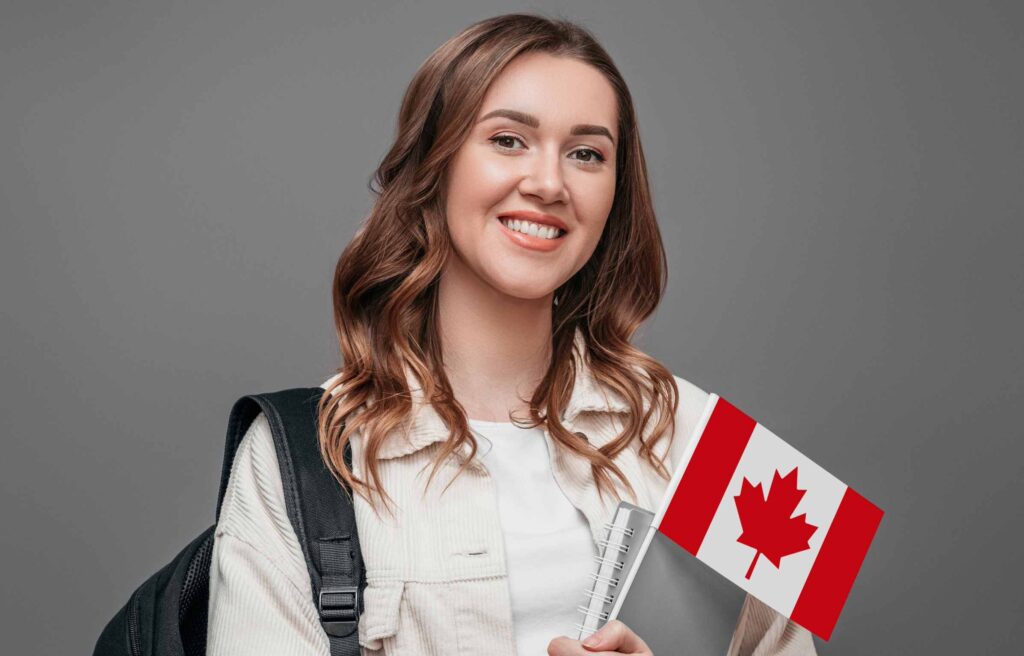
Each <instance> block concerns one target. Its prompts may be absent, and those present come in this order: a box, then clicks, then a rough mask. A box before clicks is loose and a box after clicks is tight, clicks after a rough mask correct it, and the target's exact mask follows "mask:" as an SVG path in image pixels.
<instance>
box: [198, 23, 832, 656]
mask: <svg viewBox="0 0 1024 656" xmlns="http://www.w3.org/2000/svg"><path fill="white" fill-rule="evenodd" d="M375 182H376V184H377V188H376V189H374V191H375V193H377V195H378V198H377V200H376V203H375V206H374V208H373V210H372V212H371V214H370V216H369V217H368V219H367V220H366V222H365V223H364V224H363V226H362V227H361V229H360V230H359V231H358V232H357V234H356V235H355V237H354V238H353V240H352V242H351V243H350V244H349V245H348V247H347V248H346V249H345V251H344V253H342V255H341V258H340V259H339V261H338V266H337V269H336V272H335V278H334V287H333V296H334V310H335V320H336V326H337V332H338V337H339V343H340V351H341V360H342V365H341V367H340V368H339V370H338V373H337V374H336V375H335V376H333V377H331V378H330V379H329V380H327V381H325V382H324V383H323V387H324V388H325V390H326V392H325V394H324V396H323V398H322V400H321V407H320V410H321V412H320V433H321V452H322V454H323V457H324V461H325V463H326V465H327V466H328V467H329V468H330V469H331V471H332V472H333V473H334V474H335V475H336V476H337V477H338V478H339V479H341V480H342V481H344V482H345V483H346V484H348V485H350V486H351V487H352V489H353V491H354V492H355V493H356V494H355V496H354V504H355V510H356V519H357V526H358V530H359V537H360V542H361V545H362V552H363V558H364V561H365V566H366V575H367V587H366V590H365V598H364V607H363V610H362V615H361V617H360V620H359V641H360V644H361V646H362V650H363V653H364V654H386V655H389V656H390V655H395V654H409V655H411V654H416V655H419V654H466V655H469V654H472V655H479V654H502V655H511V654H515V653H519V654H522V655H533V654H542V653H548V654H555V655H570V654H591V653H602V654H624V653H636V654H644V653H650V652H649V650H648V649H647V647H646V645H645V644H644V642H643V639H642V636H637V635H636V634H635V633H634V632H633V631H631V630H630V629H629V627H627V626H625V625H624V624H622V623H621V622H612V623H610V624H609V625H608V626H607V627H605V628H604V629H603V630H602V631H600V632H598V633H597V634H595V635H594V636H593V637H592V638H591V639H590V640H588V641H587V642H585V643H580V642H578V641H575V640H572V639H570V638H568V637H565V634H567V633H569V632H571V631H572V627H573V625H574V624H575V622H576V621H577V615H576V610H575V609H576V606H577V604H578V603H579V599H580V591H581V590H582V589H585V588H587V587H588V583H589V579H588V575H589V573H590V571H591V568H592V565H593V557H594V556H595V555H596V554H597V546H596V543H597V540H599V539H600V538H602V537H603V531H604V529H603V525H604V523H605V522H606V521H608V520H609V519H610V517H611V514H612V513H613V512H614V509H615V507H616V505H617V503H618V501H619V500H620V499H627V500H631V501H633V502H634V503H637V504H638V505H641V506H646V507H655V506H656V505H657V503H658V501H659V499H660V496H661V493H662V491H663V490H664V488H665V486H666V484H667V482H668V474H669V471H670V470H671V467H672V464H673V463H674V462H675V461H677V459H678V455H679V454H680V453H681V452H682V449H683V447H684V446H685V445H684V444H683V442H684V440H685V436H686V435H688V434H689V432H690V430H691V429H692V428H693V426H694V424H695V422H696V421H697V414H698V413H699V412H700V411H701V409H702V408H703V405H704V400H705V399H706V398H707V394H706V393H705V392H704V391H703V390H701V389H699V388H698V387H696V386H695V385H693V384H691V383H689V382H688V381H686V380H685V379H683V378H680V377H678V376H673V375H672V373H671V372H669V371H668V370H667V369H666V368H665V367H664V366H663V365H661V364H659V363H658V362H657V361H656V360H654V359H652V358H651V357H649V356H647V355H645V354H644V353H642V352H641V351H639V350H638V349H636V348H635V347H634V346H632V344H631V343H630V339H631V337H632V335H633V334H634V332H635V331H636V329H637V328H638V327H639V326H640V325H641V323H642V322H643V321H644V320H645V319H647V318H648V317H649V316H650V315H651V313H652V312H653V311H654V309H655V308H656V306H657V304H658V302H659V301H660V299H661V296H662V292H663V288H664V283H665V277H666V270H665V257H664V250H663V246H662V242H661V237H660V233H659V230H658V225H657V222H656V219H655V216H654V211H653V204H652V201H651V197H650V191H649V188H648V182H647V177H646V170H645V163H644V154H643V150H642V148H641V145H640V139H639V134H638V129H637V123H636V116H635V113H634V108H633V104H632V100H631V97H630V94H629V90H628V88H627V87H626V84H625V82H624V81H623V79H622V77H621V75H620V74H619V72H618V70H617V68H616V67H615V65H614V64H613V62H612V61H611V58H610V57H609V56H608V54H607V53H606V52H605V51H604V50H603V49H602V48H601V46H599V45H598V44H597V43H596V41H595V40H594V39H593V37H592V36H591V35H590V34H589V33H588V32H587V31H585V30H584V29H582V28H580V27H579V26H576V25H574V24H572V23H569V22H565V21H556V20H550V19H547V18H544V17H540V16H534V15H522V14H516V15H506V16H499V17H495V18H492V19H489V20H485V21H482V22H480V23H477V24H475V25H472V26H470V27H469V28H467V29H466V30H464V31H463V32H461V33H460V34H458V35H456V36H455V37H453V38H452V39H450V40H449V41H448V42H446V43H445V44H444V45H442V46H441V47H440V48H439V49H438V50H437V51H435V52H434V53H433V54H432V55H431V56H430V57H429V58H428V59H427V61H426V62H425V63H424V64H423V66H422V67H421V68H420V70H419V71H418V72H417V73H416V75H415V77H414V78H413V80H412V82H411V84H410V85H409V88H408V90H407V92H406V94H405V97H404V99H403V102H402V106H401V110H400V113H399V118H398V134H397V138H396V140H395V143H394V144H393V146H392V147H391V149H390V151H389V152H388V154H387V156H386V157H385V159H384V161H383V162H382V164H381V165H380V167H379V168H378V170H377V172H376V176H375ZM349 443H350V444H351V446H352V454H353V457H352V467H351V469H350V468H349V467H348V466H346V464H345V461H344V459H343V456H342V454H343V451H344V448H345V445H346V444H349ZM284 508H285V506H284V500H283V498H282V487H281V481H280V476H279V474H278V468H277V463H276V456H275V453H274V448H273V445H272V442H271V437H270V433H269V427H268V424H267V422H266V420H265V418H262V417H261V418H259V419H257V421H256V422H255V423H254V424H253V427H252V428H251V429H250V431H249V434H247V435H246V437H245V440H244V441H243V443H242V446H241V447H240V449H239V452H238V455H237V456H236V460H235V465H234V468H233V470H232V474H231V482H230V486H229V491H228V494H227V496H226V497H225V501H224V506H223V508H222V511H221V516H220V521H219V524H218V528H217V533H216V542H215V547H214V557H213V567H212V571H211V589H210V594H211V597H210V623H209V640H208V649H209V652H210V653H211V654H246V655H250V654H253V653H287V654H309V655H313V654H317V655H321V656H326V655H327V654H329V651H330V650H329V643H328V640H327V637H326V635H325V634H324V632H323V630H322V628H321V626H320V624H319V622H318V618H317V613H316V610H315V608H314V606H313V603H312V600H311V593H310V581H309V575H308V573H307V571H306V566H305V563H304V560H303V557H302V555H301V552H300V550H299V546H298V542H297V539H296V536H295V534H294V532H293V530H292V528H291V525H290V524H289V522H288V518H287V514H286V512H285V509H284ZM731 652H732V653H736V654H739V653H743V654H747V653H757V654H787V655H795V654H813V653H814V647H813V643H812V641H811V637H810V634H809V633H808V632H806V631H805V630H803V629H801V628H799V627H798V626H796V625H794V624H792V623H791V622H788V621H787V620H786V619H785V618H784V617H782V616H780V615H778V614H777V613H775V612H774V611H772V610H770V609H769V608H768V607H766V606H764V605H763V604H761V603H760V602H758V601H756V600H755V599H753V598H748V599H747V601H746V603H745V604H744V606H743V609H742V611H741V613H740V617H739V618H738V623H737V630H736V634H735V635H734V638H733V645H732V648H731Z"/></svg>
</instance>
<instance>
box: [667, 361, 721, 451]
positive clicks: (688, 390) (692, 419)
mask: <svg viewBox="0 0 1024 656" xmlns="http://www.w3.org/2000/svg"><path fill="white" fill-rule="evenodd" d="M672 378H673V379H674V380H675V383H676V389H677V390H679V406H678V407H677V408H676V413H675V430H674V431H673V434H672V443H671V444H670V445H669V447H668V449H669V462H670V463H671V464H672V467H674V466H675V464H676V463H677V462H679V460H680V458H681V456H682V454H683V452H684V451H685V450H686V445H687V443H688V442H689V440H690V437H691V436H692V435H693V431H694V429H695V428H696V427H697V422H699V421H700V417H701V414H703V412H704V406H705V405H707V402H708V399H709V398H710V397H711V395H710V394H709V393H708V392H706V391H704V390H703V389H701V388H700V387H699V386H697V385H695V384H694V383H692V382H690V381H689V380H687V379H685V378H683V377H682V376H678V375H675V374H673V375H672Z"/></svg>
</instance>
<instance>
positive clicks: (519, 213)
mask: <svg viewBox="0 0 1024 656" xmlns="http://www.w3.org/2000/svg"><path fill="white" fill-rule="evenodd" d="M498 218H499V219H501V218H509V219H526V220H527V221H533V222H534V223H540V224H543V225H549V226H554V227H556V228H558V229H559V230H562V231H563V232H569V226H567V225H565V223H563V222H562V220H561V219H559V218H558V217H557V216H551V215H550V214H543V213H541V212H534V211H532V210H514V211H511V212H502V213H501V214H499V215H498Z"/></svg>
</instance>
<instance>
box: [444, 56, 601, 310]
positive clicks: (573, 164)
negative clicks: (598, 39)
mask: <svg viewBox="0 0 1024 656" xmlns="http://www.w3.org/2000/svg"><path fill="white" fill-rule="evenodd" d="M617 119H618V110H617V106H616V96H615V92H614V90H613V89H612V86H611V84H610V83H609V82H608V80H607V79H606V78H605V77H604V75H603V74H602V73H601V72H600V71H598V70H597V69H596V68H593V67H592V66H590V65H589V64H585V63H583V62H581V61H579V60H576V59H571V58H567V57H564V58H563V57H554V56H551V55H548V54H545V53H528V54H524V55H520V56H519V57H517V58H516V59H514V60H513V61H512V62H511V63H510V64H509V65H508V66H506V67H505V69H504V70H503V71H502V73H501V74H500V75H499V76H498V77H497V78H496V79H495V80H494V81H493V83H492V84H491V86H490V87H489V88H488V90H487V93H486V94H485V97H484V100H483V104H482V106H481V108H480V112H479V113H478V114H477V116H476V122H475V123H474V125H473V126H472V128H471V131H470V133H469V137H468V138H467V140H466V142H465V143H464V144H463V145H462V146H461V148H460V149H459V151H458V152H457V153H456V155H455V157H454V159H453V161H452V163H451V164H450V169H449V177H448V188H447V191H448V195H447V222H448V230H449V233H450V234H451V238H452V242H453V244H454V248H455V255H456V257H455V258H453V260H454V261H453V262H450V263H449V266H450V267H453V268H457V269H458V270H459V273H460V274H461V275H469V276H475V277H476V278H478V279H479V280H480V281H482V282H483V283H484V284H486V285H489V286H490V287H492V288H493V289H494V290H495V291H497V292H499V293H502V294H505V295H508V296H512V297H515V298H519V299H541V298H545V297H547V296H549V295H551V294H552V293H553V292H554V291H555V290H556V289H557V288H558V287H559V286H560V285H562V284H563V283H564V282H565V281H567V280H568V279H569V278H570V277H572V275H573V274H574V273H576V272H577V271H578V270H579V269H580V268H582V267H583V265H584V264H586V262H587V260H588V259H589V258H590V256H591V254H592V253H593V252H594V249H595V247H596V246H597V242H598V240H599V239H600V237H601V233H602V231H603V230H604V226H605V223H606V222H607V220H608V213H609V212H610V211H611V207H612V201H613V199H614V192H615V151H616V147H617V145H618V142H619V135H618V134H617V125H618V120H617ZM446 273H448V272H446Z"/></svg>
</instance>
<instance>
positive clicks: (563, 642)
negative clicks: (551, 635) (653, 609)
mask: <svg viewBox="0 0 1024 656" xmlns="http://www.w3.org/2000/svg"><path fill="white" fill-rule="evenodd" d="M614 654H633V655H635V656H654V654H652V653H651V650H650V649H649V648H648V647H647V643H645V642H644V641H643V640H641V639H640V636H638V635H637V634H635V633H633V631H632V630H630V628H629V627H628V626H626V625H625V624H623V623H622V622H620V621H618V620H612V621H611V622H608V623H607V624H605V625H604V626H602V627H601V629H600V630H599V631H598V632H597V633H595V634H594V635H592V636H590V637H589V638H587V639H586V640H584V641H583V642H580V641H579V640H572V639H570V638H566V637H565V636H562V637H560V638H555V639H554V640H552V641H551V642H550V643H549V644H548V656H613V655H614Z"/></svg>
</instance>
